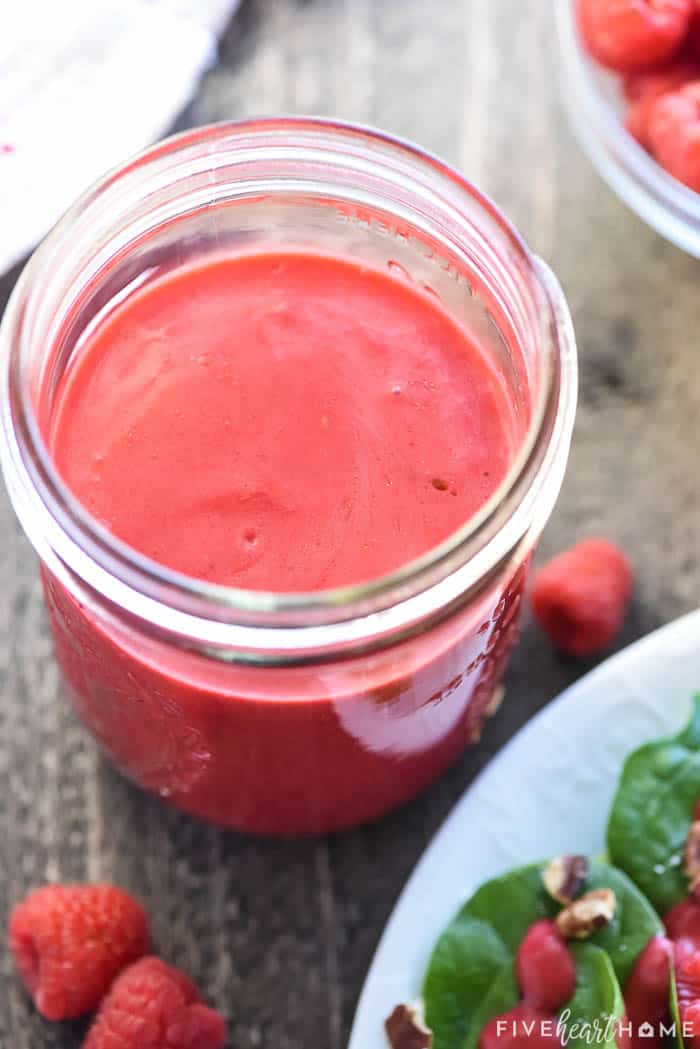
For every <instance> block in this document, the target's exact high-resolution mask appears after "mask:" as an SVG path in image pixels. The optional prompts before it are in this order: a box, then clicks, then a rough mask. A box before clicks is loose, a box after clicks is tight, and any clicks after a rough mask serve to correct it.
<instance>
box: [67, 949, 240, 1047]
mask: <svg viewBox="0 0 700 1049" xmlns="http://www.w3.org/2000/svg"><path fill="white" fill-rule="evenodd" d="M225 1041H226V1024H225V1023H224V1019H223V1017H222V1016H221V1015H220V1014H219V1013H217V1012H215V1010H214V1009H209V1008H208V1007H207V1006H206V1005H203V1004H202V1000H201V998H200V996H199V993H198V991H197V989H196V988H195V987H194V985H193V984H192V983H190V981H189V980H188V979H187V977H186V976H185V975H184V973H181V972H179V971H178V970H177V969H172V968H171V967H170V966H169V965H166V964H165V963H164V962H162V961H161V960H160V959H159V958H142V959H141V961H139V962H136V964H135V965H132V966H130V967H129V968H128V969H125V970H124V972H123V973H122V974H121V976H118V977H117V979H116V980H115V981H114V984H113V985H112V989H111V991H110V992H109V994H108V995H107V997H106V998H105V1000H104V1002H103V1003H102V1006H101V1007H100V1011H99V1013H98V1014H97V1017H96V1019H95V1022H94V1023H93V1025H92V1027H91V1028H90V1030H89V1031H88V1034H87V1037H86V1039H85V1041H84V1042H83V1049H222V1046H223V1044H224V1042H225Z"/></svg>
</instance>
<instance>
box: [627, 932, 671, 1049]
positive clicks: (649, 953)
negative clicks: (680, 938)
mask: <svg viewBox="0 0 700 1049" xmlns="http://www.w3.org/2000/svg"><path fill="white" fill-rule="evenodd" d="M672 965H673V944H672V943H671V941H670V940H669V939H667V937H665V936H654V938H653V939H652V940H650V941H649V943H648V944H647V946H646V947H645V948H644V950H643V951H642V953H641V954H640V955H639V957H638V958H637V961H636V963H635V966H634V969H633V970H632V973H631V974H630V977H629V979H628V981H627V984H626V986H625V1010H626V1016H627V1019H628V1020H629V1022H630V1024H631V1026H632V1037H631V1049H644V1047H645V1046H646V1049H663V1047H664V1045H665V1041H666V1039H665V1037H664V1036H663V1033H662V1026H661V1025H662V1024H668V1021H669V1013H670V987H671V966H672ZM649 1023H650V1024H651V1025H652V1027H653V1030H654V1034H653V1035H652V1036H651V1037H650V1036H649V1035H648V1033H647V1029H644V1033H643V1034H640V1031H642V1029H643V1025H644V1024H649Z"/></svg>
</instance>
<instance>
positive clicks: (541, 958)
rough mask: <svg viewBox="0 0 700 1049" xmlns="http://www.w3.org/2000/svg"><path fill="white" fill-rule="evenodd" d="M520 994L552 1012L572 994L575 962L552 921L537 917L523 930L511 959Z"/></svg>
mask: <svg viewBox="0 0 700 1049" xmlns="http://www.w3.org/2000/svg"><path fill="white" fill-rule="evenodd" d="M515 972H516V975H517V977H518V983H519V984H520V990H521V991H522V993H523V998H524V999H525V1001H526V1002H527V1003H528V1005H531V1006H533V1007H534V1008H536V1009H545V1010H548V1011H549V1012H552V1013H554V1012H556V1011H557V1010H558V1009H561V1007H562V1006H563V1005H564V1004H565V1003H566V1002H568V1001H569V999H571V998H572V997H573V994H574V991H575V990H576V966H575V964H574V960H573V958H572V957H571V954H570V952H569V949H568V947H567V946H566V941H565V940H564V937H563V936H562V935H561V933H560V932H559V930H558V929H557V927H556V925H555V924H554V922H551V921H546V920H542V921H538V922H535V923H534V925H531V926H530V928H529V929H528V931H527V933H526V934H525V938H524V939H523V941H522V943H521V944H520V947H519V949H518V953H517V956H516V959H515Z"/></svg>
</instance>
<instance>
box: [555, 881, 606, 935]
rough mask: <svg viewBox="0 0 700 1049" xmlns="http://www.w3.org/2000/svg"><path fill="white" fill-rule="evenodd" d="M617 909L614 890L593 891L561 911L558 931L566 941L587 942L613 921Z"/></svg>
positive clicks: (556, 919) (557, 918) (557, 919)
mask: <svg viewBox="0 0 700 1049" xmlns="http://www.w3.org/2000/svg"><path fill="white" fill-rule="evenodd" d="M616 907H617V899H616V897H615V893H614V892H613V891H612V889H592V890H591V892H586V893H584V895H583V896H579V898H578V899H577V900H574V902H573V903H570V904H569V905H568V907H565V908H564V910H563V911H559V914H558V915H557V916H556V918H555V922H556V926H557V929H558V930H559V932H560V933H561V934H562V936H563V937H564V939H565V940H585V939H586V938H587V937H588V936H592V935H593V933H594V932H596V931H597V930H598V929H602V928H603V926H604V925H608V924H609V923H610V922H611V921H612V920H613V918H614V917H615V909H616Z"/></svg>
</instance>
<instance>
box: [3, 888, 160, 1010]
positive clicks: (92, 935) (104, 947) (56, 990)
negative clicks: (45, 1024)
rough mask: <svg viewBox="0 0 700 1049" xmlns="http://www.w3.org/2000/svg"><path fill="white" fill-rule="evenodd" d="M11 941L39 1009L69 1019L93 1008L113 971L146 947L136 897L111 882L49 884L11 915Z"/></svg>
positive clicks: (144, 923)
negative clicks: (102, 883)
mask: <svg viewBox="0 0 700 1049" xmlns="http://www.w3.org/2000/svg"><path fill="white" fill-rule="evenodd" d="M10 948H11V950H12V954H13V956H14V959H15V964H16V965H17V968H18V970H19V973H20V975H21V977H22V979H23V981H24V983H25V985H26V987H27V990H28V991H29V993H30V995H31V996H32V998H33V999H34V1003H35V1005H36V1007H37V1009H38V1010H39V1012H40V1013H41V1014H42V1015H43V1016H45V1017H46V1018H47V1019H48V1020H68V1019H73V1018H75V1017H78V1016H82V1015H83V1014H84V1013H88V1012H90V1011H91V1010H93V1009H96V1008H97V1006H98V1005H99V1003H100V1001H101V1000H102V998H103V997H104V995H105V994H106V993H107V991H108V990H109V987H110V984H111V983H112V981H113V980H114V978H115V976H117V974H118V973H119V972H120V971H121V969H123V968H124V966H126V965H130V964H131V963H132V962H134V961H136V960H137V959H138V958H140V957H141V956H142V955H143V954H144V953H145V952H146V950H147V948H148V924H147V920H146V916H145V914H144V912H143V910H142V909H141V907H140V906H139V904H138V903H137V902H136V901H135V900H133V899H132V898H131V896H129V895H128V894H127V893H125V892H123V891H122V890H121V889H117V888H114V886H111V885H85V886H82V885H50V886H47V887H45V888H43V889H38V890H37V891H36V892H33V893H31V894H30V895H29V896H28V897H27V899H25V900H24V901H23V902H22V903H19V904H18V905H17V906H16V907H15V909H14V911H13V912H12V916H11V918H10Z"/></svg>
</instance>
